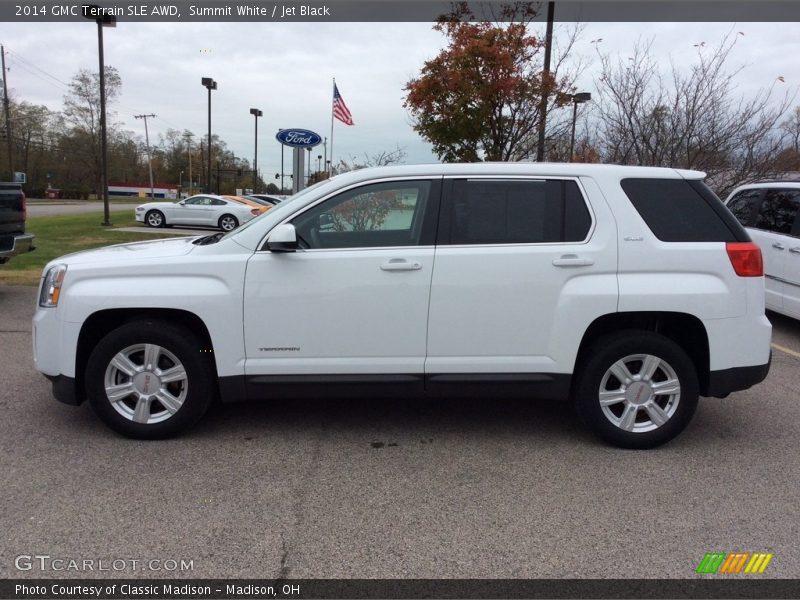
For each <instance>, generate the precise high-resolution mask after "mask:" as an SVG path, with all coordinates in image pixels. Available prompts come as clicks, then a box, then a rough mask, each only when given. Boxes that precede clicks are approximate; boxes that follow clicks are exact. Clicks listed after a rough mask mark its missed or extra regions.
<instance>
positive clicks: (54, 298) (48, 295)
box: [39, 265, 67, 308]
mask: <svg viewBox="0 0 800 600" xmlns="http://www.w3.org/2000/svg"><path fill="white" fill-rule="evenodd" d="M66 274H67V265H55V266H54V267H50V268H49V269H48V270H47V273H45V276H44V281H43V282H42V292H41V293H40V294H39V306H41V307H43V308H49V307H52V306H58V297H59V296H60V295H61V284H62V283H64V275H66Z"/></svg>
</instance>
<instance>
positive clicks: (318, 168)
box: [317, 154, 322, 171]
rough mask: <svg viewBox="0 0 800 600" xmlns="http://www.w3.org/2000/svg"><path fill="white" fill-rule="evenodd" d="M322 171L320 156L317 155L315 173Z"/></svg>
mask: <svg viewBox="0 0 800 600" xmlns="http://www.w3.org/2000/svg"><path fill="white" fill-rule="evenodd" d="M320 170H322V154H317V171H320Z"/></svg>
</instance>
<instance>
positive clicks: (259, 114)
mask: <svg viewBox="0 0 800 600" xmlns="http://www.w3.org/2000/svg"><path fill="white" fill-rule="evenodd" d="M250 114H251V115H253V117H254V118H253V120H254V121H255V122H256V150H255V158H253V193H254V194H255V193H256V179H257V177H258V117H263V116H264V113H263V112H261V111H260V110H258V109H257V108H251V109H250Z"/></svg>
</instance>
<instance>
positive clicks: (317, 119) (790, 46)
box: [0, 22, 800, 183]
mask: <svg viewBox="0 0 800 600" xmlns="http://www.w3.org/2000/svg"><path fill="white" fill-rule="evenodd" d="M565 27H569V25H566V24H562V25H558V26H557V29H556V31H557V34H558V31H559V30H560V29H562V30H563V28H565ZM732 28H734V30H735V31H742V32H744V34H745V35H744V36H740V39H739V41H738V43H737V46H736V49H735V51H734V54H733V57H732V58H733V60H732V62H731V66H735V65H738V64H748V65H749V66H748V67H747V68H746V69H745V70H744V71H743V73H742V75H741V76H740V77H739V80H738V81H739V86H740V92H741V94H743V95H747V94H749V93H752V92H753V91H754V90H755V89H758V88H760V87H768V86H770V85H772V84H773V82H775V80H776V78H777V77H778V76H782V77H783V78H784V80H785V83H784V84H781V85H782V86H786V89H796V87H797V84H798V83H799V82H800V61H798V60H797V56H798V50H800V42H798V41H797V40H798V39H800V35H799V34H800V24H798V23H783V24H773V23H758V24H756V23H739V24H731V23H711V24H709V23H688V24H686V23H684V24H671V23H643V24H637V23H591V24H587V25H585V28H584V30H583V33H582V34H581V36H580V40H579V42H578V44H577V46H576V48H575V51H576V53H577V54H579V55H582V56H583V57H584V60H585V62H586V63H587V64H588V68H587V69H586V70H585V72H584V74H583V76H582V77H581V79H580V81H579V91H589V92H591V91H593V87H594V83H593V78H594V77H595V76H596V70H595V69H593V68H592V62H593V60H594V58H595V51H594V45H593V44H591V43H590V42H591V41H592V40H595V39H597V38H603V42H602V48H603V49H604V51H606V52H612V53H615V54H619V55H620V56H622V57H623V58H624V57H626V56H627V55H629V54H630V51H631V48H632V46H633V43H634V42H635V40H636V39H637V38H639V37H644V38H645V39H650V38H653V39H654V48H653V49H654V54H655V55H656V56H657V58H658V59H659V62H661V63H662V64H664V65H668V62H669V60H670V59H671V60H673V61H674V62H675V63H676V64H678V65H688V64H690V63H691V61H692V60H693V58H694V57H695V55H696V52H697V48H695V47H694V45H695V44H697V43H700V42H706V45H707V46H713V45H716V44H718V43H719V41H720V40H721V39H722V37H723V36H724V35H725V34H726V33H727V32H729V31H731V29H732ZM0 42H1V43H2V44H3V45H4V46H5V47H6V51H7V55H6V66H7V67H9V68H10V71H9V72H8V73H7V76H8V84H9V92H10V95H11V96H12V98H14V99H15V100H24V101H27V102H31V103H35V104H44V105H46V106H48V107H49V108H51V109H53V110H60V109H61V108H62V102H63V96H64V94H65V92H66V90H67V84H68V82H69V81H70V79H71V77H72V76H73V75H74V74H75V73H76V72H77V71H78V70H79V69H81V68H85V69H91V70H94V71H96V70H97V34H96V27H95V26H94V25H93V24H91V23H88V22H81V23H47V24H38V23H0ZM443 44H444V38H443V36H442V35H441V34H440V33H438V32H436V31H433V30H432V28H431V25H430V24H426V23H325V24H316V23H264V22H261V23H232V22H226V23H185V22H184V23H130V22H127V23H126V22H120V23H119V24H118V26H117V27H116V28H115V29H106V30H105V60H106V64H107V65H113V66H114V67H116V68H117V69H118V70H119V73H120V75H121V77H122V96H121V98H120V100H119V101H118V102H117V103H116V104H115V105H114V106H113V107H112V108H113V110H114V111H115V112H116V113H117V114H116V118H117V120H118V121H121V122H122V123H123V126H124V128H125V129H128V130H130V131H133V132H135V133H136V134H139V135H141V136H144V125H143V122H142V121H141V120H138V121H137V120H135V119H134V118H133V115H134V114H145V113H147V114H149V113H155V114H156V115H157V117H156V118H155V119H152V120H150V121H149V127H150V136H151V142H155V141H157V139H158V134H159V133H163V132H165V131H166V130H167V129H170V128H172V129H178V130H183V129H189V130H191V131H193V132H194V133H196V134H198V135H202V134H204V133H205V132H206V130H207V122H206V118H207V112H206V111H207V104H206V103H207V92H206V90H205V88H203V87H202V86H201V83H200V79H201V77H204V76H208V77H213V78H214V79H216V80H217V82H218V84H219V89H218V90H217V91H215V92H213V95H212V131H213V133H215V134H218V135H220V136H221V137H222V139H223V140H225V142H226V143H227V144H228V146H229V148H230V149H231V150H232V151H233V152H234V153H235V154H236V155H237V156H245V157H247V158H248V159H250V160H252V157H253V156H252V155H253V138H254V131H253V117H252V116H251V115H250V114H249V109H250V108H251V107H254V108H260V109H261V110H262V111H263V112H264V116H263V117H262V118H261V119H259V124H258V126H259V142H258V143H259V147H258V158H259V161H258V162H259V168H260V170H261V172H262V176H263V177H264V179H265V180H267V181H269V180H270V175H268V174H274V173H276V172H278V171H280V159H281V150H280V144H278V142H277V141H276V140H275V137H274V135H275V133H276V132H277V130H278V129H279V128H286V127H303V128H307V129H311V130H314V131H316V132H317V133H319V134H320V135H322V136H327V137H330V126H331V121H330V115H331V80H332V78H333V77H335V78H336V81H337V84H338V86H339V90H340V92H341V94H342V97H343V98H344V100H345V102H346V103H347V105H348V107H349V108H350V111H351V112H352V114H353V118H354V120H355V126H353V127H347V126H345V125H343V124H342V123H340V122H338V121H336V123H335V126H334V127H335V133H334V148H333V152H334V160H338V159H339V158H343V157H349V156H353V155H354V156H356V157H358V158H360V157H362V156H363V155H364V154H365V153H366V154H369V155H372V154H377V153H379V152H382V151H391V150H393V149H394V148H395V147H396V146H400V147H401V148H404V149H405V151H406V153H407V157H406V162H408V163H418V162H434V161H436V157H435V156H434V155H433V154H432V153H431V151H430V146H429V145H428V144H427V143H425V142H424V141H423V140H422V139H421V138H419V136H418V135H417V134H416V133H415V132H414V131H413V129H412V127H411V124H410V119H409V116H408V114H407V112H406V110H405V109H404V108H403V98H404V92H403V87H404V86H405V84H406V82H407V81H408V80H409V79H410V78H411V77H414V76H416V75H417V74H418V73H419V69H420V68H421V67H422V64H423V62H424V61H425V60H427V59H430V58H432V57H434V56H435V55H436V54H437V53H438V51H439V50H440V49H441V48H442V47H443ZM781 89H783V88H781ZM195 141H199V140H198V139H197V138H195ZM329 149H330V146H329ZM312 154H313V156H314V157H316V155H317V154H322V147H321V146H320V147H319V148H317V149H315V150H314V151H313V153H312ZM290 161H291V155H290V151H289V150H287V152H286V162H287V166H286V171H287V172H289V171H290V168H291V167H290ZM315 164H316V161H315ZM176 183H177V182H176Z"/></svg>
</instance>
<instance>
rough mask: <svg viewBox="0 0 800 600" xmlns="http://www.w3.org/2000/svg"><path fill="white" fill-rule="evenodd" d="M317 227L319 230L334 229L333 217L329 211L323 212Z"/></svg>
mask: <svg viewBox="0 0 800 600" xmlns="http://www.w3.org/2000/svg"><path fill="white" fill-rule="evenodd" d="M317 229H318V230H319V231H329V230H331V229H333V217H331V215H330V214H329V213H326V212H325V213H322V214H321V215H320V216H319V220H318V224H317Z"/></svg>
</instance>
